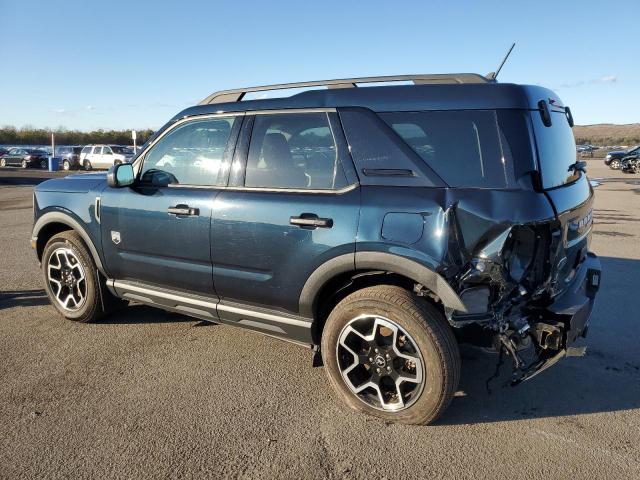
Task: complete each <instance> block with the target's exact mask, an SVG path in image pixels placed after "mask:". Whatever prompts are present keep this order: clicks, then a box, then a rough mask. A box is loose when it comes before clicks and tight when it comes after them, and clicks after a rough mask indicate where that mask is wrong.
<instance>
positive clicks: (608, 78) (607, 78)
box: [557, 75, 618, 89]
mask: <svg viewBox="0 0 640 480" xmlns="http://www.w3.org/2000/svg"><path fill="white" fill-rule="evenodd" d="M617 81H618V77H617V76H616V75H602V76H601V77H598V78H592V79H590V80H579V81H577V82H570V83H563V84H562V85H560V86H559V87H558V88H557V89H561V88H575V87H583V86H585V85H598V84H604V83H615V82H617Z"/></svg>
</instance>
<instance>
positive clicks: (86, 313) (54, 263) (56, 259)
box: [42, 231, 103, 322]
mask: <svg viewBox="0 0 640 480" xmlns="http://www.w3.org/2000/svg"><path fill="white" fill-rule="evenodd" d="M42 271H43V275H44V282H45V290H46V292H47V296H48V297H49V300H50V301H51V304H52V305H53V306H54V307H55V308H56V310H58V312H60V313H61V314H62V315H63V316H64V317H65V318H67V319H69V320H73V321H76V322H94V321H97V320H99V319H100V318H101V317H102V315H103V312H102V308H101V305H100V291H99V289H100V286H99V285H98V282H97V277H96V264H95V262H94V261H93V258H92V257H91V254H90V253H89V251H88V249H87V247H86V246H85V244H84V242H83V241H82V239H81V238H80V236H79V235H78V234H77V233H75V232H72V231H66V232H62V233H60V234H58V235H55V236H54V237H52V238H51V239H50V240H49V242H47V245H46V247H45V249H44V253H43V254H42Z"/></svg>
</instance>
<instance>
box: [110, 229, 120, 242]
mask: <svg viewBox="0 0 640 480" xmlns="http://www.w3.org/2000/svg"><path fill="white" fill-rule="evenodd" d="M111 241H112V242H113V243H115V244H116V245H119V244H120V232H114V231H113V230H111Z"/></svg>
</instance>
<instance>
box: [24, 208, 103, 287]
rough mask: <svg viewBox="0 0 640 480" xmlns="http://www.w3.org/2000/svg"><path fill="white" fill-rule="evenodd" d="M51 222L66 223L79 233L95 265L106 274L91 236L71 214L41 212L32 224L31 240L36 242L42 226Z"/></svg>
mask: <svg viewBox="0 0 640 480" xmlns="http://www.w3.org/2000/svg"><path fill="white" fill-rule="evenodd" d="M52 223H62V224H64V225H67V226H68V227H70V228H71V230H73V231H75V232H76V233H77V234H78V235H80V237H81V238H82V240H83V241H84V243H85V244H86V245H87V248H89V253H90V254H91V257H92V258H93V260H94V261H95V262H96V266H97V267H98V270H99V271H100V273H102V274H103V275H105V276H106V275H107V272H106V270H105V269H104V266H103V264H102V259H101V258H100V254H99V253H98V249H97V248H96V246H95V244H94V242H93V240H92V239H91V236H90V235H89V234H88V233H87V231H86V230H85V228H84V227H83V226H82V224H81V223H80V222H78V221H77V220H75V219H74V218H73V217H72V216H71V215H69V214H67V213H64V212H60V211H55V212H47V213H45V214H43V215H42V216H41V217H40V218H38V220H37V221H36V223H35V225H34V226H33V232H32V234H31V239H32V241H36V242H37V239H38V234H39V233H40V232H41V231H42V229H43V228H44V227H46V226H47V225H50V224H52Z"/></svg>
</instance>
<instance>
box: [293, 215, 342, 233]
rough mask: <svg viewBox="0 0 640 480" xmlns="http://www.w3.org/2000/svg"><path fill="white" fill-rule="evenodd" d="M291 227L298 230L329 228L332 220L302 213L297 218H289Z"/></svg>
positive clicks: (331, 225)
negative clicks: (293, 226)
mask: <svg viewBox="0 0 640 480" xmlns="http://www.w3.org/2000/svg"><path fill="white" fill-rule="evenodd" d="M289 223H290V224H291V225H298V226H299V227H300V228H307V229H311V230H313V229H315V228H318V227H320V228H331V227H333V219H332V218H320V217H318V215H316V214H315V213H303V214H302V215H300V216H299V217H291V218H290V219H289Z"/></svg>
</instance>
